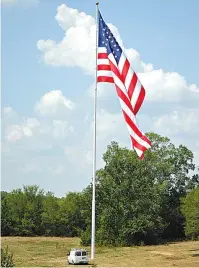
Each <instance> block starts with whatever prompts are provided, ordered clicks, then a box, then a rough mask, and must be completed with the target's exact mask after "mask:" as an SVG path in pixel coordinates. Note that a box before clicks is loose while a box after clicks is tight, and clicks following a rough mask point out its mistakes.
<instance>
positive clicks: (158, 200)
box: [82, 133, 198, 245]
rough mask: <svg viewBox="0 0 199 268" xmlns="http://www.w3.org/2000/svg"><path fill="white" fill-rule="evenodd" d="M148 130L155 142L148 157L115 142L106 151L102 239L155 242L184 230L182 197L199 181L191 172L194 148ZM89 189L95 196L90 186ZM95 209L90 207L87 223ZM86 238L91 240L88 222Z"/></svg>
mask: <svg viewBox="0 0 199 268" xmlns="http://www.w3.org/2000/svg"><path fill="white" fill-rule="evenodd" d="M147 135H148V137H149V138H150V140H151V141H152V145H153V146H152V148H151V149H150V150H148V151H147V152H146V153H145V158H144V160H143V161H140V160H139V159H138V157H137V155H136V153H135V152H134V151H132V150H128V149H126V148H121V147H119V145H118V144H117V143H116V142H112V143H111V145H110V146H108V148H107V151H106V152H105V154H104V156H103V160H104V162H105V167H104V168H103V169H101V170H99V171H98V172H97V186H96V229H97V232H96V239H97V242H98V243H100V244H113V245H131V244H139V243H145V244H151V243H156V242H158V241H159V239H162V238H166V239H168V238H171V239H174V238H179V237H183V235H184V229H183V224H184V217H183V215H182V214H181V212H180V209H179V206H180V198H181V197H182V196H184V195H185V194H186V192H187V190H189V189H192V188H193V187H195V186H196V185H197V183H198V179H197V178H198V177H197V175H194V176H192V177H190V176H189V172H190V171H194V170H195V165H194V164H193V153H192V152H191V151H190V150H188V149H187V148H186V147H185V146H183V145H180V146H179V147H175V146H174V145H173V144H172V143H171V142H170V140H169V139H168V138H167V137H162V136H160V135H158V134H155V133H148V134H147ZM84 194H85V195H87V199H88V200H90V201H91V187H90V188H89V187H88V188H87V190H86V191H85V192H84ZM90 203H91V202H90ZM84 214H85V215H86V213H84ZM90 214H91V209H90V207H89V210H88V211H87V216H89V217H88V220H86V222H87V223H88V222H89V219H91V215H90ZM90 225H91V223H90V224H89V226H90ZM82 238H83V239H82V240H84V241H87V242H88V241H90V229H89V228H88V227H87V228H86V230H85V231H84V232H83V234H82Z"/></svg>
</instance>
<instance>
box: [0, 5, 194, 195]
mask: <svg viewBox="0 0 199 268" xmlns="http://www.w3.org/2000/svg"><path fill="white" fill-rule="evenodd" d="M8 2H9V3H8ZM61 5H62V6H61ZM63 5H64V6H63ZM60 6H61V8H60V9H59V10H58V7H60ZM73 9H77V10H78V13H77V14H76V15H74V12H73ZM100 10H101V13H102V15H103V17H104V19H105V21H106V22H107V23H111V24H113V25H114V26H115V27H117V29H118V31H117V32H115V35H116V38H117V37H118V38H121V39H122V41H123V45H124V47H125V49H126V54H127V56H128V55H129V57H130V60H131V63H132V66H133V68H135V70H136V71H138V72H139V73H140V77H141V78H142V79H143V83H144V85H145V87H146V91H147V95H146V100H145V103H144V105H143V106H144V107H143V108H142V109H141V111H140V113H139V115H138V120H139V123H140V126H141V128H142V129H143V130H144V131H156V132H158V133H160V134H162V135H166V136H169V138H171V140H172V141H173V142H175V143H176V144H179V143H184V144H185V145H187V146H189V148H190V149H192V150H193V151H194V153H195V157H196V158H195V160H196V161H197V162H198V160H199V156H198V152H199V143H198V139H197V136H198V134H199V133H198V130H197V124H199V120H198V118H199V110H198V107H199V105H198V103H199V97H198V96H199V92H198V86H199V71H198V70H199V50H198V48H199V17H198V14H199V2H198V1H197V0H192V1H185V0H176V1H171V0H170V1H155V0H152V1H146V0H145V1H144V0H142V1H134V0H131V1H130V0H129V1H125V2H122V1H121V2H119V1H118V2H117V4H116V1H113V0H106V1H101V2H100ZM1 12H2V66H3V68H2V89H3V90H2V109H4V110H3V120H2V122H3V124H2V126H3V135H2V140H3V153H2V159H3V160H2V161H3V162H2V163H3V164H2V189H3V190H11V189H13V188H15V187H21V186H22V185H23V184H25V185H27V184H32V183H35V184H38V185H40V186H41V187H43V188H45V189H47V190H50V191H52V192H54V193H55V194H56V195H63V194H64V193H65V192H67V191H70V190H81V189H82V188H83V187H85V186H86V185H87V184H88V183H89V182H90V178H91V176H92V161H91V160H92V159H91V156H92V126H91V123H92V109H93V100H92V96H91V95H92V94H91V88H92V85H93V82H94V76H93V73H92V66H93V67H94V65H93V64H94V57H93V54H92V52H91V53H90V51H91V50H92V49H93V43H92V38H93V42H94V35H92V34H91V35H90V36H89V37H88V36H87V35H83V37H82V43H83V44H84V46H86V52H88V55H87V54H83V53H82V52H81V44H80V43H81V42H80V40H79V39H78V34H80V33H81V32H82V30H85V29H86V31H88V32H90V31H91V29H93V28H92V27H93V21H92V19H90V20H89V23H90V24H86V21H84V20H83V19H82V18H83V17H81V15H79V12H85V13H86V15H85V16H87V15H90V16H92V17H95V1H92V0H81V1H80V0H79V1H74V0H73V1H72V0H71V1H59V0H56V1H50V0H40V1H36V0H31V3H30V1H28V0H15V1H14V0H9V1H8V0H4V1H3V3H2V10H1ZM62 12H69V13H67V14H70V15H68V16H66V15H65V17H64V16H63V17H62V19H63V22H62V23H64V26H63V27H62V28H61V27H60V26H59V23H60V20H59V19H56V18H55V16H56V14H61V13H62ZM70 12H72V13H70ZM89 18H90V17H89ZM78 22H81V29H80V28H78V26H77V23H78ZM84 23H85V25H84ZM117 29H116V30H117ZM116 30H113V31H116ZM69 33H72V34H74V35H72V37H71V35H70V34H69ZM65 36H67V38H66V41H65V43H63V39H64V37H65ZM76 38H77V39H76ZM88 38H89V39H88ZM39 40H43V41H42V42H43V43H42V42H38V41H39ZM45 40H52V41H53V42H54V43H55V44H56V46H55V45H50V47H49V45H48V44H47V42H46V41H45ZM89 42H90V43H89ZM70 46H71V47H75V50H74V52H73V53H71V55H68V54H67V53H68V51H70ZM64 53H66V55H68V56H63V55H65V54H64ZM149 63H151V64H152V65H153V67H152V69H151V70H148V71H147V67H146V66H145V67H143V64H145V65H147V64H149ZM85 72H86V73H85ZM147 86H148V87H147ZM100 92H101V93H100ZM114 93H115V92H114V91H113V90H111V89H110V88H109V86H106V85H103V86H101V85H100V89H99V100H98V113H99V132H98V133H99V134H98V135H99V140H98V147H99V150H98V166H101V165H103V163H102V161H101V160H100V159H101V156H102V153H103V151H104V150H105V148H106V146H107V144H109V143H110V141H111V140H113V139H115V140H118V141H119V142H120V143H121V144H124V145H127V146H129V144H130V142H129V139H128V132H127V130H126V127H125V125H124V124H123V118H122V114H121V113H120V106H119V104H118V100H117V96H116V95H115V94H114ZM46 94H47V95H46ZM43 96H46V97H45V98H44V97H43ZM52 98H53V101H52ZM55 99H56V101H55ZM67 101H68V102H67ZM69 101H71V103H72V104H71V105H70V104H67V105H66V103H69ZM47 102H48V103H47ZM109 120H110V121H109ZM30 122H31V123H30ZM110 122H111V124H110ZM121 126H122V129H123V128H124V129H123V130H121V133H120V131H118V129H121ZM60 129H61V130H60ZM193 129H194V130H193ZM190 137H191V139H190ZM87 158H88V159H87ZM85 159H87V161H85ZM80 162H81V164H80ZM83 162H85V163H83ZM49 166H51V167H52V168H53V171H52V170H51V169H49ZM78 166H79V168H78ZM10 167H12V168H10ZM74 167H76V168H74ZM63 185H64V187H63Z"/></svg>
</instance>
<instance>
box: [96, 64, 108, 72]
mask: <svg viewBox="0 0 199 268" xmlns="http://www.w3.org/2000/svg"><path fill="white" fill-rule="evenodd" d="M97 70H98V71H111V66H110V65H106V64H100V65H98V66H97Z"/></svg>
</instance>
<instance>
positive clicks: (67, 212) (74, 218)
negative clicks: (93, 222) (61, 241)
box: [60, 192, 84, 237]
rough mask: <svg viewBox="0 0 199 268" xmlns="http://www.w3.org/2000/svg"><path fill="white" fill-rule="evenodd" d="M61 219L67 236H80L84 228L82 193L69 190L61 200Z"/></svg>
mask: <svg viewBox="0 0 199 268" xmlns="http://www.w3.org/2000/svg"><path fill="white" fill-rule="evenodd" d="M60 206H61V209H60V221H61V222H62V224H63V226H65V231H64V233H65V236H71V237H74V236H79V235H80V233H81V230H82V229H83V228H84V219H83V216H82V208H83V206H84V204H83V203H82V194H81V193H78V192H69V193H68V194H67V195H66V197H64V198H62V199H61V200H60Z"/></svg>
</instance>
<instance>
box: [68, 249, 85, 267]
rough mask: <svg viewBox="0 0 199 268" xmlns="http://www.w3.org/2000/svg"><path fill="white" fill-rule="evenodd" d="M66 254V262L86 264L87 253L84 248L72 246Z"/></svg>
mask: <svg viewBox="0 0 199 268" xmlns="http://www.w3.org/2000/svg"><path fill="white" fill-rule="evenodd" d="M67 255H68V264H80V263H84V264H88V254H87V252H86V250H84V249H77V248H73V249H71V251H70V252H69V253H68V254H67Z"/></svg>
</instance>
